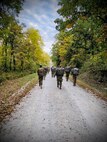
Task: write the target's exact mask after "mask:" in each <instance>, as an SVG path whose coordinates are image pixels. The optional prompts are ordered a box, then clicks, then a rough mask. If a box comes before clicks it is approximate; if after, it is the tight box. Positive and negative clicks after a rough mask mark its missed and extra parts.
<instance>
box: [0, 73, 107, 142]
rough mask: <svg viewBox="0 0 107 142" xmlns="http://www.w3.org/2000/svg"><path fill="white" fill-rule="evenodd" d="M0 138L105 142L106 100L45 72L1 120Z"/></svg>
mask: <svg viewBox="0 0 107 142" xmlns="http://www.w3.org/2000/svg"><path fill="white" fill-rule="evenodd" d="M0 131H1V132H0V142H107V102H105V101H103V100H101V99H99V98H97V97H96V96H94V95H93V94H91V93H88V92H86V91H85V90H84V89H82V88H80V87H79V86H75V87H74V86H73V84H72V82H70V81H68V82H66V80H65V78H64V80H63V84H62V89H61V90H60V89H58V88H57V87H56V78H51V75H50V74H48V75H47V77H46V79H45V80H44V85H43V89H40V88H39V86H38V84H37V86H35V87H34V88H33V89H32V90H31V91H30V93H29V94H28V95H27V96H26V97H24V98H23V99H22V101H21V102H20V104H19V105H17V106H16V109H15V111H14V112H13V113H12V115H11V117H8V118H7V119H6V120H5V123H2V126H1V130H0Z"/></svg>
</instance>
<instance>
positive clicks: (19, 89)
mask: <svg viewBox="0 0 107 142" xmlns="http://www.w3.org/2000/svg"><path fill="white" fill-rule="evenodd" d="M37 80H38V79H37V74H36V73H33V74H29V75H26V76H23V77H20V78H17V79H12V80H6V81H4V82H3V83H2V84H1V85H0V122H1V121H2V120H3V119H4V118H5V116H6V115H7V114H10V113H11V111H12V110H13V109H14V106H15V105H16V104H17V103H19V101H20V100H21V98H22V97H24V96H25V95H26V94H27V93H28V92H29V91H30V90H31V89H32V88H33V87H34V86H35V85H36V83H37Z"/></svg>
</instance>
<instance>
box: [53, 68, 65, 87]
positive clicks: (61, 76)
mask: <svg viewBox="0 0 107 142" xmlns="http://www.w3.org/2000/svg"><path fill="white" fill-rule="evenodd" d="M60 72H61V73H60ZM55 75H56V77H57V87H58V88H60V89H61V87H62V81H63V75H64V68H61V67H58V68H57V69H56V73H55Z"/></svg>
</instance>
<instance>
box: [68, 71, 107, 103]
mask: <svg viewBox="0 0 107 142" xmlns="http://www.w3.org/2000/svg"><path fill="white" fill-rule="evenodd" d="M70 79H71V80H72V77H70ZM77 84H78V85H79V86H80V87H82V88H84V89H86V90H87V91H88V92H91V93H93V94H95V95H96V96H97V97H100V98H102V99H104V100H106V101H107V83H97V82H96V81H95V80H94V79H93V78H92V77H89V76H88V74H87V73H84V74H80V75H79V76H78V77H77Z"/></svg>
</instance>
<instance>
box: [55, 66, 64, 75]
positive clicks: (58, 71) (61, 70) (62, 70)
mask: <svg viewBox="0 0 107 142" xmlns="http://www.w3.org/2000/svg"><path fill="white" fill-rule="evenodd" d="M56 75H59V76H63V75H64V69H63V68H58V69H57V70H56Z"/></svg>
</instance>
